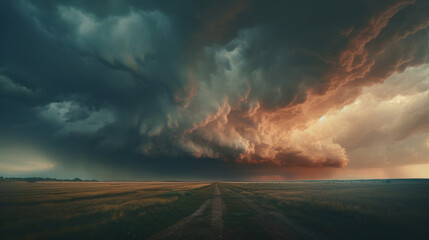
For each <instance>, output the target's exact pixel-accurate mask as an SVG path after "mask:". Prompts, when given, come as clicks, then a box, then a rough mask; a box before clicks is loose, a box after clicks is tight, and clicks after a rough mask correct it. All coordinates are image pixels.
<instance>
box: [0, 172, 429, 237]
mask: <svg viewBox="0 0 429 240" xmlns="http://www.w3.org/2000/svg"><path fill="white" fill-rule="evenodd" d="M428 200H429V181H428V180H389V181H385V180H383V181H382V180H380V181H313V182H282V183H126V182H38V183H25V182H0V214H1V215H0V216H1V218H0V239H146V238H149V239H424V238H425V237H426V236H427V234H428V233H429V231H428V230H427V229H428V228H427V226H428V225H429V214H428V213H429V204H428Z"/></svg>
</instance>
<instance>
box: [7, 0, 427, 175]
mask: <svg viewBox="0 0 429 240" xmlns="http://www.w3.org/2000/svg"><path fill="white" fill-rule="evenodd" d="M0 11H1V12H2V13H1V15H0V20H1V22H2V23H1V25H2V28H1V31H2V36H4V37H3V38H2V39H1V40H0V52H1V54H0V97H1V98H0V114H1V116H2V117H1V118H0V130H1V131H2V133H3V134H1V136H0V140H1V141H0V142H1V143H5V142H8V141H9V140H10V141H13V142H14V143H16V144H15V148H19V145H20V143H25V144H23V148H25V149H28V146H27V145H28V144H30V143H31V144H30V145H34V146H32V147H31V149H38V150H37V151H38V152H41V154H42V153H44V154H45V155H49V156H50V158H52V160H49V161H47V162H55V166H57V167H58V166H91V168H106V169H114V168H115V167H122V168H124V169H126V168H130V169H134V170H133V171H136V174H137V175H138V172H139V169H141V171H145V172H146V173H150V174H155V175H156V174H157V173H159V174H160V176H162V174H168V173H171V171H173V170H171V169H172V168H176V169H175V171H177V174H178V176H180V175H187V174H195V171H200V170H198V169H201V171H202V172H204V170H203V169H205V168H209V169H210V168H211V167H213V169H214V170H213V171H216V174H219V175H221V176H222V174H223V173H222V171H225V173H224V175H225V176H226V175H228V174H233V173H231V172H228V171H229V170H226V169H240V168H242V169H245V168H247V167H249V166H251V167H257V168H265V167H267V168H271V167H272V166H280V167H282V168H295V167H302V168H325V167H327V168H331V167H334V168H344V167H380V166H387V165H389V166H390V165H392V164H393V165H407V164H417V163H427V161H428V160H429V159H427V157H425V156H427V151H428V148H427V142H428V130H429V125H428V122H429V109H428V106H429V98H428V94H429V93H428V91H429V89H428V82H427V80H428V78H429V73H428V71H427V69H428V67H427V66H428V65H427V64H429V56H428V55H429V54H428V53H429V15H428V14H427V13H428V12H429V3H428V2H427V1H423V0H421V1H419V0H416V1H406V0H404V1H375V2H374V1H356V2H346V1H327V2H326V1H325V2H322V1H284V2H282V3H276V4H267V3H266V2H263V1H252V0H248V1H245V0H242V1H217V2H216V4H215V3H211V2H209V1H204V2H201V1H145V2H135V1H115V0H112V1H107V2H97V1H91V2H87V1H30V0H21V1H6V2H3V3H1V10H0ZM3 145H4V144H3ZM24 145H25V146H24ZM15 148H14V149H15ZM389 149H395V150H394V152H395V153H394V154H393V153H392V152H391V150H389ZM6 155H7V154H6ZM6 155H5V154H4V156H6ZM42 155H43V154H42ZM45 155H44V156H45ZM2 156H3V155H2ZM2 158H3V159H2V161H3V162H5V163H4V164H6V163H7V164H8V166H9V165H10V162H14V161H16V160H13V159H15V158H13V159H11V160H8V159H6V157H2ZM47 166H54V164H48V165H47ZM97 166H98V167H97ZM136 169H137V170H136ZM97 171H98V170H97ZM106 171H107V170H106ZM109 171H110V170H109ZM202 172H201V173H200V174H203V175H204V173H202ZM100 174H101V176H103V174H102V173H100ZM109 174H110V173H109ZM196 176H197V175H196ZM198 176H199V175H198ZM198 176H197V177H198Z"/></svg>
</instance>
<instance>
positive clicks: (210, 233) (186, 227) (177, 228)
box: [148, 183, 225, 240]
mask: <svg viewBox="0 0 429 240" xmlns="http://www.w3.org/2000/svg"><path fill="white" fill-rule="evenodd" d="M209 209H211V211H210V226H209V229H208V230H207V229H203V230H201V231H196V229H199V228H198V227H197V226H199V225H201V224H202V223H204V222H207V220H208V219H207V218H208V216H207V215H208V212H209ZM224 212H225V205H224V203H223V200H222V193H221V191H220V189H219V186H218V184H216V183H215V185H214V192H213V197H212V198H210V199H208V200H207V201H205V202H204V203H203V204H202V205H201V206H200V207H199V208H198V209H197V210H196V211H195V212H194V213H192V214H191V215H189V216H188V217H186V218H184V219H182V220H180V221H179V222H177V223H176V224H174V225H172V226H170V227H168V228H167V229H164V230H163V231H161V232H159V233H157V234H155V235H153V236H151V237H150V238H148V239H150V240H155V239H188V238H189V237H190V236H193V237H196V235H197V234H198V235H199V237H197V238H199V239H201V238H202V239H216V240H218V239H222V230H223V214H224ZM192 234H195V235H192Z"/></svg>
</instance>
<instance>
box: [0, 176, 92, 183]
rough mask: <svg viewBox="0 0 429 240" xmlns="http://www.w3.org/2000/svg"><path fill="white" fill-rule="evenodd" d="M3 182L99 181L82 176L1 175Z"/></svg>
mask: <svg viewBox="0 0 429 240" xmlns="http://www.w3.org/2000/svg"><path fill="white" fill-rule="evenodd" d="M0 181H1V182H31V183H34V182H98V181H97V180H94V179H91V180H82V179H80V178H73V179H58V178H42V177H0Z"/></svg>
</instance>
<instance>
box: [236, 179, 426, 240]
mask: <svg viewBox="0 0 429 240" xmlns="http://www.w3.org/2000/svg"><path fill="white" fill-rule="evenodd" d="M234 187H235V188H236V189H237V190H238V191H242V193H243V194H245V195H246V196H248V197H249V198H251V199H253V200H254V201H255V202H257V203H258V204H259V205H260V206H262V207H264V208H265V209H267V210H270V211H280V212H281V213H282V214H284V215H285V216H288V217H290V218H292V219H294V220H296V221H297V222H299V224H301V225H303V226H305V227H307V228H308V229H311V230H312V231H315V232H317V233H318V234H319V235H320V236H325V237H326V238H328V239H386V238H387V239H410V238H412V239H415V238H424V237H425V236H426V234H427V231H426V229H427V225H428V224H429V217H428V215H427V214H425V213H427V212H429V206H428V200H429V181H422V180H420V181H419V180H416V181H412V180H408V181H406V180H392V181H391V183H387V182H385V181H373V182H359V181H353V182H350V181H345V182H304V183H273V184H267V183H260V184H236V185H235V186H234Z"/></svg>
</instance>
